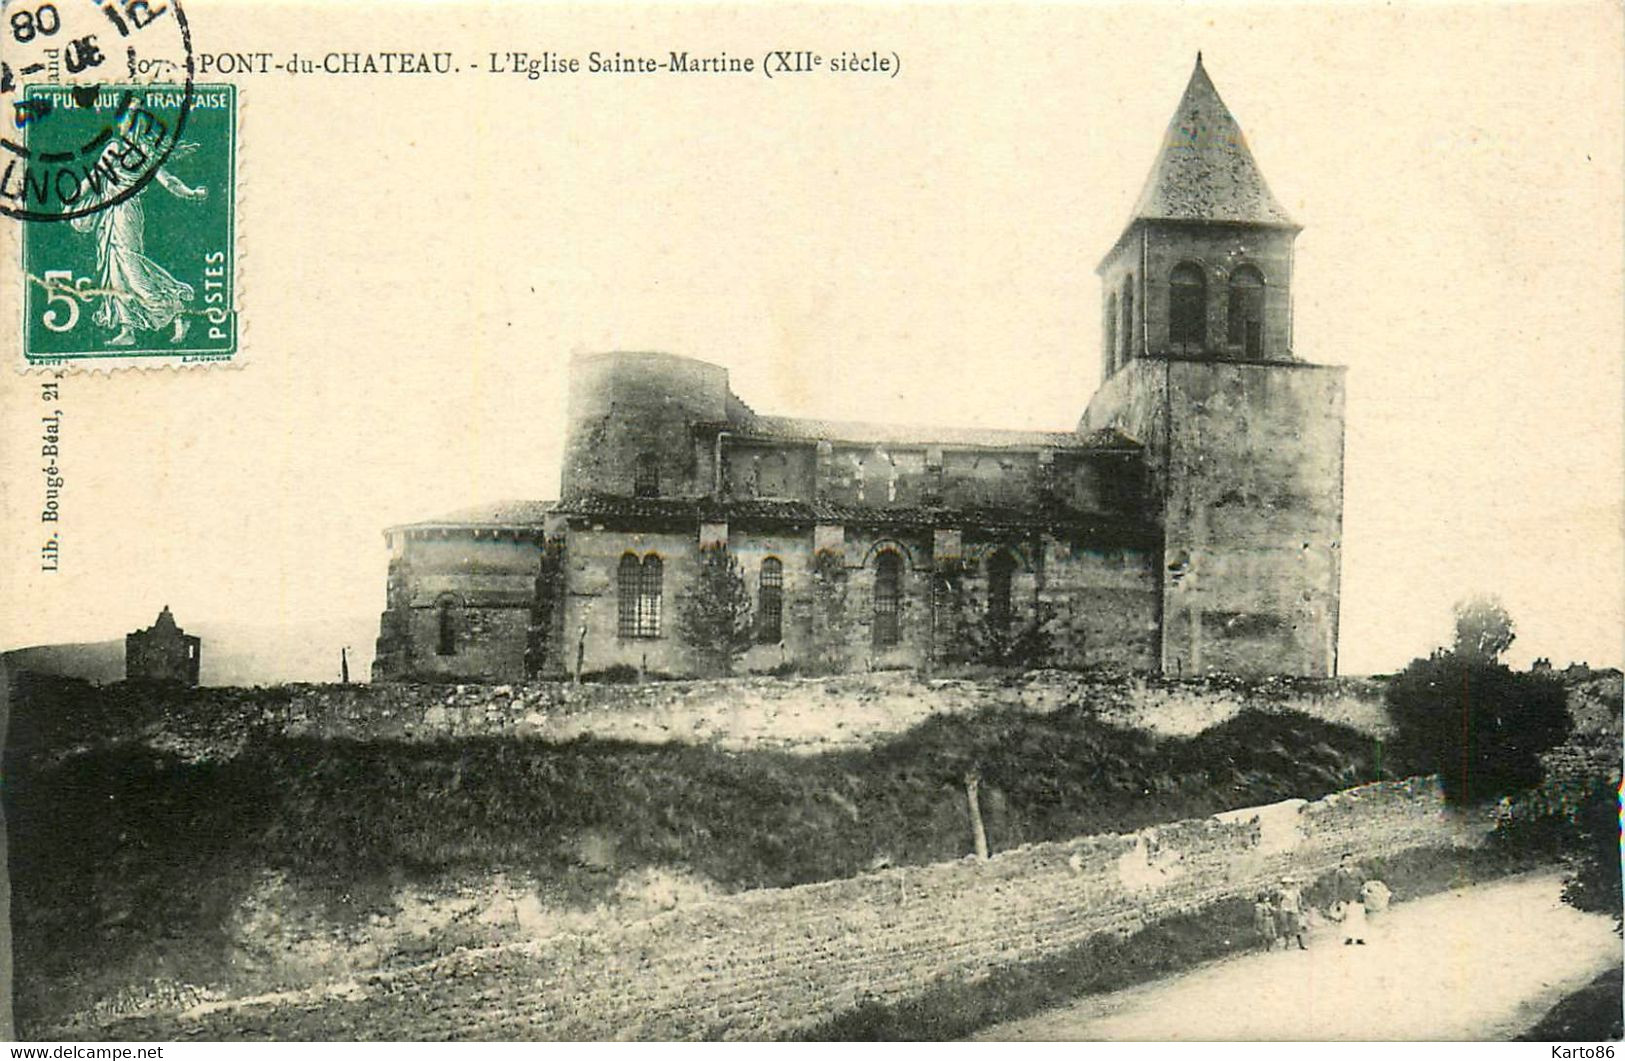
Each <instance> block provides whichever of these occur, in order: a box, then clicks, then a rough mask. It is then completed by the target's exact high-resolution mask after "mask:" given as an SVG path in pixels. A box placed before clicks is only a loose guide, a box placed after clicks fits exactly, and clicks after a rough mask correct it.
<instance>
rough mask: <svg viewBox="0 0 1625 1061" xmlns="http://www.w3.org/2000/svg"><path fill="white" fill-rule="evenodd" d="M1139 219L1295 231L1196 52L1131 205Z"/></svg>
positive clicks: (1294, 225)
mask: <svg viewBox="0 0 1625 1061" xmlns="http://www.w3.org/2000/svg"><path fill="white" fill-rule="evenodd" d="M1142 218H1144V219H1166V220H1174V221H1235V222H1242V223H1246V224H1254V225H1273V226H1281V227H1286V228H1294V229H1295V228H1297V227H1298V225H1296V224H1295V223H1294V222H1293V220H1292V218H1291V217H1290V216H1288V214H1287V212H1286V210H1284V209H1283V208H1282V207H1281V204H1280V203H1279V202H1277V201H1276V199H1275V196H1274V195H1272V194H1271V193H1270V189H1269V185H1267V184H1265V183H1264V175H1263V174H1262V173H1261V172H1259V169H1258V163H1257V162H1255V161H1253V153H1252V152H1251V151H1249V150H1248V149H1247V138H1246V137H1245V136H1243V135H1242V132H1241V126H1240V125H1239V124H1237V122H1236V119H1235V118H1234V117H1233V116H1232V115H1231V113H1230V109H1229V108H1228V107H1226V106H1225V105H1224V100H1222V99H1220V98H1219V93H1218V90H1217V89H1215V88H1214V87H1213V82H1212V81H1211V80H1210V79H1209V78H1208V76H1207V70H1206V69H1205V68H1204V67H1203V66H1202V53H1201V52H1197V53H1196V68H1195V69H1194V70H1192V71H1191V79H1190V83H1189V84H1188V85H1186V86H1185V95H1184V97H1183V98H1181V99H1180V101H1179V107H1178V109H1176V110H1175V111H1174V116H1173V120H1172V121H1170V122H1169V123H1168V131H1167V133H1165V134H1164V135H1163V140H1162V150H1161V151H1159V152H1158V153H1157V161H1156V162H1155V163H1154V164H1153V165H1152V167H1151V176H1150V177H1149V178H1148V179H1147V180H1146V183H1145V190H1144V191H1142V192H1141V193H1140V200H1139V202H1137V203H1136V204H1135V206H1134V219H1135V220H1139V219H1142Z"/></svg>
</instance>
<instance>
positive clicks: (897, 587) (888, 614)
mask: <svg viewBox="0 0 1625 1061" xmlns="http://www.w3.org/2000/svg"><path fill="white" fill-rule="evenodd" d="M902 589H903V558H902V557H901V556H898V555H897V554H896V553H895V552H892V551H891V550H889V549H888V550H887V551H886V552H883V553H881V554H880V555H879V556H877V557H875V621H874V631H875V633H874V640H875V646H876V647H877V648H888V647H890V646H892V645H895V644H897V643H898V642H899V641H901V640H902V628H901V625H900V624H899V622H898V605H899V604H900V598H901V596H902Z"/></svg>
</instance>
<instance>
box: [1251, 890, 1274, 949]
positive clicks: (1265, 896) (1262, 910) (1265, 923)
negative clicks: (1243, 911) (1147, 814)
mask: <svg viewBox="0 0 1625 1061" xmlns="http://www.w3.org/2000/svg"><path fill="white" fill-rule="evenodd" d="M1253 931H1255V932H1257V933H1258V942H1259V945H1260V946H1262V947H1263V948H1264V953H1266V954H1268V953H1269V952H1270V951H1272V950H1274V949H1275V940H1276V939H1277V938H1278V937H1279V936H1280V932H1279V930H1278V929H1277V926H1276V923H1275V903H1274V901H1273V900H1272V898H1271V896H1270V893H1269V892H1259V893H1258V895H1257V896H1255V897H1254V899H1253Z"/></svg>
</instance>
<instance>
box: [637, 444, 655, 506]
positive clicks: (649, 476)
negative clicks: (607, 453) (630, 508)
mask: <svg viewBox="0 0 1625 1061" xmlns="http://www.w3.org/2000/svg"><path fill="white" fill-rule="evenodd" d="M632 496H633V497H659V496H660V456H659V454H655V453H639V454H638V458H637V463H636V464H635V465H634V466H633V469H632Z"/></svg>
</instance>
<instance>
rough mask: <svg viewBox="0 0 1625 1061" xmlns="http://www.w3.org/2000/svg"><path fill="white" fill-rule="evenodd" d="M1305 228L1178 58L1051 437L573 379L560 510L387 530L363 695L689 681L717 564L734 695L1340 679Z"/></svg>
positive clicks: (1328, 452)
mask: <svg viewBox="0 0 1625 1061" xmlns="http://www.w3.org/2000/svg"><path fill="white" fill-rule="evenodd" d="M1298 231H1299V226H1298V225H1297V224H1296V223H1295V222H1294V221H1293V220H1292V219H1291V218H1290V217H1289V216H1288V215H1287V213H1286V211H1285V210H1284V209H1283V208H1282V207H1281V205H1280V203H1279V202H1278V201H1277V200H1276V199H1275V197H1274V195H1273V194H1272V193H1271V192H1270V190H1269V188H1268V186H1267V185H1266V184H1265V182H1264V178H1263V175H1262V174H1261V173H1260V171H1259V169H1258V166H1257V164H1256V163H1255V162H1254V160H1253V157H1252V154H1251V152H1250V151H1249V150H1248V148H1247V144H1246V140H1245V138H1244V137H1243V136H1242V133H1241V129H1240V127H1239V126H1238V125H1237V123H1236V121H1235V119H1234V118H1233V117H1232V116H1231V114H1230V112H1229V110H1228V109H1227V108H1226V107H1225V105H1224V103H1223V101H1222V100H1221V99H1220V98H1219V96H1218V93H1217V92H1216V91H1215V89H1214V87H1213V84H1212V82H1211V81H1210V80H1209V78H1208V75H1207V73H1206V71H1205V70H1204V69H1203V67H1202V65H1201V60H1200V58H1198V61H1197V65H1196V69H1195V71H1194V72H1193V73H1192V75H1191V78H1190V82H1189V84H1188V86H1187V87H1186V90H1185V94H1184V96H1183V98H1182V99H1181V100H1180V103H1179V107H1178V109H1177V111H1176V112H1175V114H1174V117H1173V120H1172V121H1171V122H1170V123H1169V126H1168V130H1167V133H1166V135H1165V138H1164V141H1163V145H1162V148H1161V151H1160V152H1159V154H1158V156H1157V159H1156V162H1155V165H1154V166H1153V169H1152V172H1151V175H1150V178H1149V179H1148V181H1147V183H1146V187H1145V190H1144V192H1143V193H1142V195H1141V196H1140V199H1139V201H1138V203H1137V205H1136V207H1135V209H1134V212H1133V216H1132V217H1131V219H1130V220H1129V223H1128V225H1127V226H1126V228H1125V229H1124V231H1123V234H1122V236H1121V237H1120V238H1119V239H1118V240H1117V242H1116V243H1115V244H1114V245H1113V246H1112V247H1111V248H1110V250H1109V251H1108V252H1107V254H1106V256H1105V258H1104V260H1103V261H1102V262H1101V263H1100V265H1099V267H1098V270H1097V271H1098V273H1099V275H1100V277H1101V282H1102V294H1101V298H1102V303H1103V310H1104V313H1103V321H1104V326H1103V334H1102V336H1101V344H1100V345H1101V368H1102V380H1103V382H1102V384H1101V386H1100V389H1099V390H1098V392H1097V393H1096V394H1095V396H1094V398H1093V399H1092V400H1091V401H1090V402H1089V405H1088V407H1087V409H1086V410H1085V411H1084V413H1083V416H1082V418H1081V420H1080V421H1079V423H1078V424H1077V426H1076V427H1075V428H1074V429H1073V430H1070V431H1051V432H1038V431H989V430H956V429H918V428H911V427H905V426H899V425H890V424H872V423H843V422H832V421H824V420H810V419H799V418H792V417H784V416H771V415H765V414H761V413H757V412H756V411H755V410H754V409H752V408H751V407H750V406H749V405H748V404H746V402H745V401H744V400H742V399H741V398H740V397H739V396H738V395H736V394H734V393H733V391H732V390H731V389H730V387H729V383H728V373H727V370H726V369H724V368H722V367H720V366H717V365H712V364H707V363H705V362H703V361H697V360H693V359H690V358H685V357H677V356H673V355H670V354H661V353H605V354H596V355H588V356H581V357H577V358H576V359H575V360H574V361H573V362H572V364H571V378H570V393H569V412H568V423H567V426H566V438H565V457H564V466H563V475H562V483H561V491H560V495H559V497H560V499H559V500H558V501H555V502H540V501H519V502H509V503H502V504H493V505H489V506H484V507H481V508H478V509H474V510H470V511H465V512H458V513H453V514H450V515H447V516H443V517H440V518H438V519H431V520H425V521H422V522H418V523H412V524H408V525H405V526H397V527H391V528H389V529H388V530H387V531H386V532H385V536H386V541H387V543H388V547H389V549H390V567H389V579H388V589H387V606H386V609H385V611H384V614H383V618H382V622H381V632H380V636H379V639H378V651H377V657H376V662H375V663H374V665H373V677H374V679H375V680H392V679H410V678H442V679H469V680H481V679H484V680H504V681H506V680H512V679H517V678H523V677H527V676H534V675H550V674H551V675H558V674H564V673H568V672H570V671H572V670H573V669H574V668H575V667H576V662H577V657H578V653H579V656H580V659H581V660H582V663H583V666H584V667H585V669H587V670H600V669H604V668H607V667H611V666H616V665H625V666H631V667H637V668H646V669H647V670H649V671H660V672H666V673H673V674H685V673H693V672H694V671H695V670H696V669H697V660H696V658H695V656H694V654H693V652H692V650H691V648H690V647H689V646H686V645H685V644H683V643H682V641H681V639H680V638H678V637H677V636H676V630H675V623H674V621H673V620H674V617H675V615H674V609H675V606H676V602H677V599H678V597H679V595H680V594H681V593H682V592H683V590H684V589H685V588H686V587H688V586H691V585H692V584H693V582H694V580H695V578H696V574H697V571H698V566H699V562H700V549H701V547H702V546H705V545H709V544H725V545H726V547H727V548H728V550H729V552H730V553H731V554H732V555H733V556H734V557H735V558H737V559H738V561H739V562H740V565H741V568H742V571H743V574H744V577H745V579H746V583H747V586H748V588H749V591H750V594H751V596H752V598H753V601H754V606H755V608H754V611H755V624H756V637H755V646H754V647H753V648H751V649H750V650H749V651H748V652H747V653H746V654H745V656H744V658H743V665H744V667H745V668H747V669H767V668H771V667H773V666H775V665H779V664H783V663H793V664H799V665H803V666H809V667H810V666H817V667H819V668H826V669H827V668H833V669H840V668H843V667H846V668H865V667H891V666H912V667H918V666H927V665H931V664H933V663H936V662H939V661H946V660H953V659H956V658H962V656H963V653H964V650H965V645H966V643H967V640H968V630H969V629H970V627H972V626H974V627H976V628H977V629H979V630H981V631H982V632H983V633H984V634H985V633H986V632H987V630H989V629H993V630H996V631H999V632H1001V633H1003V634H1010V635H1011V636H1012V637H1013V636H1014V634H1015V633H1016V632H1019V631H1020V630H1022V629H1039V628H1041V629H1042V630H1043V631H1044V634H1045V638H1044V643H1045V646H1046V658H1045V659H1044V660H1043V662H1045V663H1048V664H1050V665H1055V666H1078V667H1081V666H1093V665H1105V666H1110V667H1116V668H1121V669H1128V670H1138V671H1152V672H1161V673H1166V674H1175V675H1179V674H1184V675H1190V674H1200V673H1207V672H1214V671H1224V672H1230V673H1239V674H1294V675H1329V674H1333V673H1335V671H1336V666H1337V623H1338V593H1339V583H1340V576H1341V571H1340V540H1341V536H1342V515H1343V513H1342V504H1343V405H1344V369H1343V368H1342V367H1339V366H1327V365H1318V364H1312V363H1310V362H1308V361H1305V360H1303V359H1301V358H1300V357H1298V356H1297V354H1296V352H1295V349H1294V343H1293V331H1292V272H1293V242H1294V240H1295V238H1296V236H1297V234H1298ZM166 615H167V613H166Z"/></svg>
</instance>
